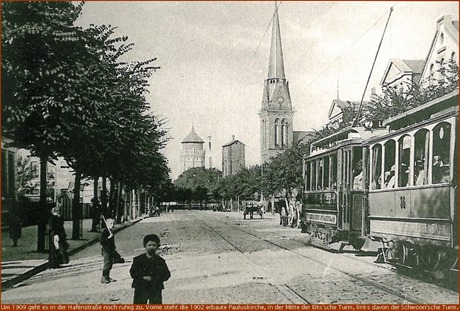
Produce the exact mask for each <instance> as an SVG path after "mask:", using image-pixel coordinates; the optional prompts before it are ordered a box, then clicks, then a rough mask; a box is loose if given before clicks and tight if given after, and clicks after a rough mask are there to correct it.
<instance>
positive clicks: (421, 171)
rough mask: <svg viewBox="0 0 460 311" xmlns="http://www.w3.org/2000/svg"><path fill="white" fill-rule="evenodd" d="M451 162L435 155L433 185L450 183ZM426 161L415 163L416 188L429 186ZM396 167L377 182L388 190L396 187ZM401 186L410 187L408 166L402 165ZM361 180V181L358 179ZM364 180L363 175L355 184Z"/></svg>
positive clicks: (419, 160) (393, 166) (418, 160)
mask: <svg viewBox="0 0 460 311" xmlns="http://www.w3.org/2000/svg"><path fill="white" fill-rule="evenodd" d="M448 163H449V161H448V160H443V159H442V157H441V156H439V155H435V156H434V157H433V164H432V182H433V184H439V183H447V182H449V178H450V177H449V176H450V170H449V164H448ZM426 169H427V168H426V166H425V161H424V159H417V160H416V161H415V163H414V183H413V185H414V186H422V185H426V184H428V174H427V170H426ZM395 171H396V166H395V165H394V164H393V165H392V166H391V168H390V170H388V171H386V172H385V173H384V174H383V176H381V177H379V178H378V181H376V182H377V183H378V184H379V185H384V186H385V188H386V189H391V188H394V187H395V186H396V175H395ZM400 175H401V180H400V185H409V168H408V166H407V164H405V163H401V168H400ZM358 178H359V181H357V179H358ZM361 180H362V173H361V174H360V175H358V176H357V177H355V181H356V182H355V184H357V183H360V182H361Z"/></svg>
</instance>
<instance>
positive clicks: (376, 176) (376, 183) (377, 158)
mask: <svg viewBox="0 0 460 311" xmlns="http://www.w3.org/2000/svg"><path fill="white" fill-rule="evenodd" d="M371 165H372V167H371V174H372V175H371V176H372V177H371V178H372V179H371V189H380V188H381V187H382V179H381V178H380V176H381V175H382V146H381V145H375V146H374V147H372V161H371Z"/></svg>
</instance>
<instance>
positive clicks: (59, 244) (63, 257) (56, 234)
mask: <svg viewBox="0 0 460 311" xmlns="http://www.w3.org/2000/svg"><path fill="white" fill-rule="evenodd" d="M48 225H49V238H50V243H49V245H50V247H49V248H50V254H49V266H50V268H53V269H56V268H60V267H61V264H68V263H69V255H68V254H67V249H68V248H69V243H67V235H66V233H65V229H64V220H63V219H62V218H61V215H60V213H59V208H57V207H53V208H52V209H51V218H50V219H49V221H48Z"/></svg>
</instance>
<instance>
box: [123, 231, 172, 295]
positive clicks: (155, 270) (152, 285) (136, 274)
mask: <svg viewBox="0 0 460 311" xmlns="http://www.w3.org/2000/svg"><path fill="white" fill-rule="evenodd" d="M143 245H144V248H145V253H144V254H142V255H139V256H136V257H134V259H133V264H132V266H131V269H129V273H130V274H131V277H132V278H133V284H132V287H133V288H134V301H133V304H147V303H148V304H161V303H162V302H163V299H162V295H161V292H162V291H163V289H164V286H163V282H165V281H167V280H168V279H169V277H170V276H171V272H170V271H169V269H168V266H167V265H166V262H165V260H164V259H163V258H161V257H160V256H158V255H157V253H156V252H157V250H158V248H159V247H160V238H159V237H158V236H157V235H156V234H148V235H146V236H144V240H143Z"/></svg>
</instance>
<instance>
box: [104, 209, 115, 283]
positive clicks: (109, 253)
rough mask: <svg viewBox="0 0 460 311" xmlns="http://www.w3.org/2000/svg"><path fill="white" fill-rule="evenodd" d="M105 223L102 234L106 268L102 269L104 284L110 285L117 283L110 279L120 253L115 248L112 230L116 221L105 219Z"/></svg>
mask: <svg viewBox="0 0 460 311" xmlns="http://www.w3.org/2000/svg"><path fill="white" fill-rule="evenodd" d="M103 219H104V223H105V228H104V230H102V232H101V239H100V242H101V245H102V249H101V254H102V256H103V257H104V266H103V267H102V278H101V283H102V284H108V283H110V282H116V280H115V279H112V278H111V277H110V270H112V266H113V263H114V260H115V258H116V257H117V254H118V252H117V251H116V247H115V237H114V235H113V232H112V229H113V226H114V220H113V219H112V218H107V219H105V218H103Z"/></svg>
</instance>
